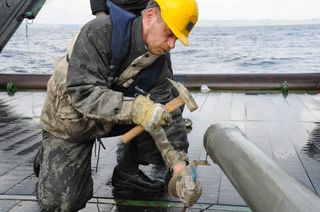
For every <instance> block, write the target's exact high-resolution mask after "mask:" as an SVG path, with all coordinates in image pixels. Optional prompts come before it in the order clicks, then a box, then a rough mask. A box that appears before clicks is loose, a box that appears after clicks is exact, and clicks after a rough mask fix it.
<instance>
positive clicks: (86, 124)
mask: <svg viewBox="0 0 320 212" xmlns="http://www.w3.org/2000/svg"><path fill="white" fill-rule="evenodd" d="M170 2H171V3H170V4H168V1H165V0H155V1H152V2H150V3H149V4H148V6H147V8H146V9H145V10H144V12H143V15H142V17H138V18H134V16H133V15H132V14H130V13H127V12H125V11H124V10H121V9H120V8H119V7H117V6H116V5H115V4H113V3H111V2H109V10H110V16H102V17H100V18H96V19H94V20H92V21H91V22H89V23H88V24H86V25H85V26H84V27H83V28H82V29H81V32H80V34H79V35H78V37H77V39H76V40H75V43H74V44H72V45H71V46H70V47H69V48H68V53H67V55H66V56H64V57H62V58H61V59H60V60H59V61H58V62H57V64H56V66H55V71H54V73H53V75H52V77H51V78H50V80H49V82H48V95H47V99H46V101H45V103H44V106H43V111H42V114H41V124H42V127H43V130H44V133H43V141H42V142H41V147H40V150H39V153H38V154H37V156H36V158H35V165H34V167H35V173H36V174H38V175H39V182H38V197H39V201H40V204H41V205H42V206H43V209H44V210H45V211H77V210H79V209H81V208H83V207H85V204H86V202H87V201H88V200H89V199H90V198H91V197H92V193H93V191H92V189H93V188H92V185H93V182H92V178H91V153H92V146H93V143H94V141H95V139H98V140H99V138H100V137H102V136H112V135H116V134H121V133H124V132H126V131H127V130H129V129H130V128H131V127H132V124H137V125H142V126H143V127H144V128H145V130H146V131H147V132H149V133H150V134H149V133H147V132H145V133H143V134H142V135H141V136H138V137H137V138H136V139H135V140H134V141H132V142H131V143H130V144H129V146H128V147H126V148H127V151H125V153H124V154H123V156H122V157H121V158H120V159H119V161H118V162H119V163H118V165H117V166H116V167H115V169H114V172H113V177H112V184H113V186H115V187H124V188H135V189H137V190H140V191H142V192H156V191H161V190H163V189H164V183H163V181H160V180H152V179H150V178H149V177H148V176H146V175H145V174H144V173H143V172H142V171H141V170H139V169H138V166H139V164H148V163H157V162H159V158H160V159H161V155H162V158H163V159H164V161H165V163H166V164H167V165H168V167H169V168H171V169H173V171H174V177H173V178H172V180H171V183H170V185H171V187H170V190H171V192H172V193H173V194H174V195H175V196H177V197H179V198H180V199H181V200H182V201H183V202H184V203H185V205H186V206H190V205H192V204H193V203H194V202H195V201H196V200H197V199H198V198H199V195H200V194H201V187H200V185H199V184H197V183H194V182H192V181H190V179H191V178H190V177H191V175H190V173H189V172H188V170H187V168H186V164H187V163H188V158H187V155H186V151H187V148H188V142H187V138H186V130H185V126H184V122H183V120H182V118H181V111H180V110H179V109H177V110H175V111H173V112H172V113H171V114H169V113H168V112H167V111H166V110H165V108H164V106H163V105H162V104H165V103H166V102H168V101H170V100H171V99H172V94H171V91H172V85H171V84H170V82H169V81H168V80H167V78H171V77H172V72H171V71H170V69H169V68H168V63H167V57H166V53H168V52H169V51H170V49H172V48H174V46H175V42H176V39H177V38H178V39H179V40H180V41H181V42H182V43H184V44H185V45H188V35H189V33H190V31H191V29H192V27H193V26H194V24H195V23H196V22H197V18H198V13H197V5H196V2H195V0H172V1H170ZM161 11H162V12H161ZM176 15H178V17H179V18H177V17H176ZM147 94H148V95H149V97H150V99H149V97H146V96H145V95H147ZM159 103H160V104H159ZM162 127H163V128H162ZM150 135H151V136H150ZM152 138H153V139H152ZM153 140H155V142H156V143H155V142H154V141H153ZM156 146H157V147H158V148H157V147H156ZM159 150H160V152H159ZM168 153H169V154H168ZM160 161H162V160H160ZM39 170H40V171H39ZM188 180H189V181H190V182H189V181H188ZM189 185H191V187H190V186H189ZM189 187H190V189H189Z"/></svg>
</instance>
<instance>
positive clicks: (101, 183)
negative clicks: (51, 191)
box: [0, 92, 320, 212]
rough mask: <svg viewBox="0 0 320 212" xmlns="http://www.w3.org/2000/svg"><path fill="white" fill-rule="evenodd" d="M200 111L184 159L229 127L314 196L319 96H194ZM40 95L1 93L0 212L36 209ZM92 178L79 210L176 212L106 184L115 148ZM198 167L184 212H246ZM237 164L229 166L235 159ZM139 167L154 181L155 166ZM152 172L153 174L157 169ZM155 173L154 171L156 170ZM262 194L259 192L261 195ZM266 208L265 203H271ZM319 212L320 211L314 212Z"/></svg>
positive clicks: (163, 199) (174, 204)
mask: <svg viewBox="0 0 320 212" xmlns="http://www.w3.org/2000/svg"><path fill="white" fill-rule="evenodd" d="M193 94H194V97H195V99H196V101H197V102H198V104H199V106H200V107H199V109H198V110H197V111H195V112H193V113H190V112H188V111H185V113H184V117H188V118H191V119H192V120H193V129H192V130H190V131H189V133H188V137H189V142H190V149H189V157H190V160H198V159H205V155H206V154H205V150H204V148H203V145H202V143H203V135H204V132H205V130H206V129H207V128H208V126H209V125H211V124H212V123H216V122H231V123H233V124H235V125H236V126H238V127H239V128H240V129H241V130H242V131H243V132H244V133H245V134H246V135H247V137H248V138H249V139H250V140H251V141H252V142H253V143H254V144H255V145H256V146H257V147H259V148H260V149H261V150H262V151H263V152H265V153H266V154H267V155H268V156H269V157H271V158H272V159H273V160H275V162H277V163H278V164H279V165H280V166H281V167H283V169H284V170H285V171H286V172H288V173H289V174H290V175H292V176H294V177H296V178H297V179H298V180H299V181H301V182H302V183H303V184H304V185H306V186H307V187H308V188H309V189H311V190H312V191H313V192H314V193H316V194H317V195H319V194H320V95H319V94H306V93H303V94H294V93H292V94H291V93H290V94H289V95H288V96H287V98H284V97H283V96H282V95H281V94H274V93H273V94H252V93H247V94H246V93H231V92H225V93H220V92H210V93H193ZM45 95H46V94H45V92H18V93H16V94H15V95H14V96H8V95H7V93H5V92H0V211H1V212H2V211H11V212H13V211H14V212H16V211H40V207H39V205H38V203H37V202H36V198H35V190H36V189H35V184H36V181H37V178H36V177H35V175H34V174H33V170H32V161H33V157H34V155H35V153H36V150H37V147H38V145H39V141H40V140H41V129H40V126H39V124H38V123H39V115H40V112H41V106H42V103H43V100H44V98H45ZM104 144H105V146H106V148H107V149H106V150H102V152H101V155H100V162H99V169H98V172H97V173H95V166H96V157H95V156H94V154H93V158H92V165H93V171H92V172H93V178H94V191H95V193H94V196H95V197H100V198H93V199H92V200H91V201H90V203H89V204H87V207H86V208H85V209H83V210H82V211H90V212H91V211H180V210H181V206H182V205H181V204H180V203H179V200H178V199H175V198H172V197H168V196H167V195H166V194H165V195H160V196H153V197H150V196H147V197H145V196H143V195H139V194H136V193H133V194H131V193H130V192H128V193H126V194H123V193H117V192H116V191H114V190H113V189H112V186H111V185H110V178H111V175H112V171H113V167H114V166H115V164H116V160H115V158H116V153H115V152H116V148H117V142H116V141H112V139H104ZM209 162H210V163H211V166H199V167H198V168H197V171H198V175H199V179H200V181H201V183H202V185H203V195H202V197H201V198H200V199H199V201H198V203H197V204H195V205H194V206H193V207H192V208H191V209H187V211H249V209H248V208H247V207H245V206H246V204H245V202H244V201H243V200H242V198H241V197H240V196H239V194H238V193H237V191H236V190H235V189H234V187H233V186H232V185H231V183H230V182H229V180H228V179H227V178H226V177H225V175H224V174H223V172H222V171H221V170H220V168H219V167H218V166H217V165H215V164H213V163H212V161H211V160H210V159H209ZM235 163H236V161H235ZM141 169H143V171H145V172H146V173H148V174H150V175H151V176H153V177H157V174H156V173H155V171H154V170H158V169H155V167H151V166H147V167H145V166H142V167H141ZM157 172H158V171H157ZM158 173H160V174H161V172H158ZM261 192H263V191H261ZM270 204H272V203H270ZM319 210H320V209H319Z"/></svg>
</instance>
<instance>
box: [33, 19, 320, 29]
mask: <svg viewBox="0 0 320 212" xmlns="http://www.w3.org/2000/svg"><path fill="white" fill-rule="evenodd" d="M311 24H312V25H317V24H320V19H311V20H199V21H198V23H197V26H201V27H242V26H243V27H246V26H283V25H311ZM33 25H34V26H39V27H41V26H49V25H50V27H59V26H72V27H78V28H79V27H81V26H83V25H84V24H60V23H58V24H51V23H36V22H35V23H34V24H33Z"/></svg>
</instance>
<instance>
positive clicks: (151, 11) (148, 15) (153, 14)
mask: <svg viewBox="0 0 320 212" xmlns="http://www.w3.org/2000/svg"><path fill="white" fill-rule="evenodd" d="M155 18H157V11H156V10H155V9H154V8H149V9H148V10H147V11H146V21H147V23H148V24H151V23H152V22H153V20H154V19H155Z"/></svg>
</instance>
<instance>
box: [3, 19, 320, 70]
mask: <svg viewBox="0 0 320 212" xmlns="http://www.w3.org/2000/svg"><path fill="white" fill-rule="evenodd" d="M80 28H81V26H79V25H54V26H52V25H36V24H34V25H26V24H25V23H23V24H22V25H21V26H20V28H19V29H18V30H17V32H16V33H15V35H14V36H13V37H12V39H11V40H10V41H9V43H8V44H7V46H6V47H5V49H4V50H3V51H2V53H1V54H0V73H37V74H40V73H52V70H53V65H54V62H55V61H56V60H57V59H58V58H59V57H61V56H63V55H64V54H65V52H66V46H67V44H68V42H69V41H70V40H71V39H72V38H73V37H74V36H75V35H76V34H77V32H78V31H79V30H80ZM171 53H172V54H171V55H172V56H171V57H172V63H173V68H174V73H301V72H303V73H311V72H313V73H314V72H320V24H313V25H278V26H277V25H275V26H197V27H195V29H194V30H193V32H192V33H191V36H190V46H189V47H184V46H183V45H182V44H180V43H179V42H177V43H176V48H175V49H173V50H172V52H171Z"/></svg>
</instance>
